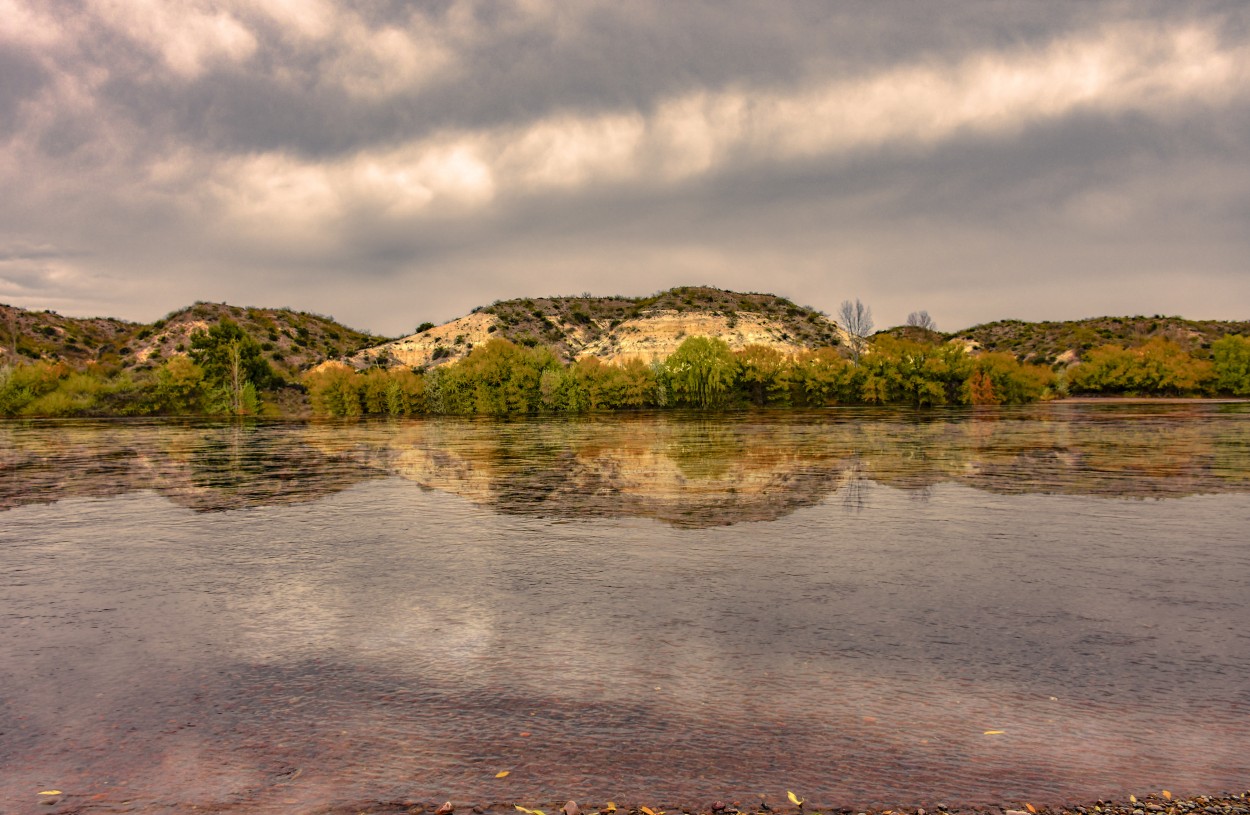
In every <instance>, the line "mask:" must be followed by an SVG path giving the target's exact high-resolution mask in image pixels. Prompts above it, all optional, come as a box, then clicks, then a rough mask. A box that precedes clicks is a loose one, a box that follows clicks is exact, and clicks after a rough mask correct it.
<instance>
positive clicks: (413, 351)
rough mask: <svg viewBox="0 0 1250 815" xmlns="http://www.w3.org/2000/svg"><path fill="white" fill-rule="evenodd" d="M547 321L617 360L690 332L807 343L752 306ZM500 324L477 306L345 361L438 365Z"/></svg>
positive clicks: (656, 356)
mask: <svg viewBox="0 0 1250 815" xmlns="http://www.w3.org/2000/svg"><path fill="white" fill-rule="evenodd" d="M820 319H821V321H822V327H827V328H828V329H829V330H831V331H833V332H835V333H836V334H837V336H838V337H839V340H840V341H841V342H843V343H845V342H846V341H847V334H846V332H845V331H843V330H842V329H841V328H840V327H839V326H837V325H836V324H834V323H833V322H832V321H829V320H825V319H824V318H820ZM548 325H550V326H551V327H552V329H553V330H554V331H556V332H558V333H559V334H560V335H561V337H562V342H563V345H564V347H566V348H567V349H568V353H569V355H570V356H571V357H573V358H576V359H582V358H585V357H597V358H599V359H600V360H602V361H603V362H607V363H618V364H619V363H622V362H625V361H627V360H630V359H635V358H636V359H641V360H643V361H644V362H652V361H655V360H664V359H666V358H667V357H668V356H669V355H671V354H672V353H673V352H674V351H676V350H677V348H678V346H680V345H681V344H682V343H683V342H684V341H685V340H686V339H687V338H689V337H715V338H717V339H720V340H723V341H724V342H725V343H726V344H728V345H729V347H730V348H731V349H732V350H735V351H737V350H739V349H741V348H745V347H746V346H748V345H763V346H766V347H769V348H775V349H776V350H778V351H780V352H782V353H783V354H787V355H790V354H797V353H800V352H802V351H804V350H807V349H808V347H809V346H807V345H805V344H803V343H801V342H799V341H797V340H796V339H795V338H794V337H792V336H791V335H790V333H789V330H788V328H787V326H786V324H785V323H783V322H782V321H780V320H777V319H774V318H772V317H769V316H766V315H763V314H759V313H756V312H750V311H739V312H737V313H736V314H734V315H733V316H727V315H725V314H721V313H714V312H711V311H703V310H697V309H695V310H686V311H676V310H672V309H655V310H651V311H647V312H644V313H643V314H641V315H639V316H637V317H633V318H631V319H627V320H624V321H622V322H619V323H617V324H616V325H615V326H613V325H612V324H611V323H609V322H607V321H605V320H592V321H590V322H588V323H585V324H583V323H577V322H571V321H568V320H565V319H562V318H560V317H559V316H557V315H552V316H550V317H548ZM503 327H504V326H503V324H502V323H501V321H500V319H499V318H498V317H497V316H495V315H493V314H489V313H486V312H477V313H474V314H470V315H468V316H465V317H461V318H459V319H457V320H452V321H451V322H449V323H444V324H443V325H440V326H436V327H434V328H431V329H429V330H427V331H423V332H421V333H419V334H410V335H408V336H406V337H401V338H400V339H397V340H393V341H391V342H387V343H383V344H381V345H377V346H374V347H372V348H367V349H365V350H362V351H358V352H357V353H356V354H354V355H352V356H351V357H348V358H347V362H348V363H349V364H351V365H352V366H353V367H356V368H366V367H368V366H370V365H382V366H385V367H396V366H405V367H413V368H421V367H426V366H430V365H442V364H445V363H450V362H454V361H456V360H458V359H461V358H463V357H464V356H466V355H468V353H469V352H470V351H471V350H472V349H473V348H474V347H475V346H477V345H480V344H482V343H484V342H487V341H488V340H490V339H492V338H493V337H502V336H504V332H503V331H501V329H502V328H503ZM436 354H437V358H436Z"/></svg>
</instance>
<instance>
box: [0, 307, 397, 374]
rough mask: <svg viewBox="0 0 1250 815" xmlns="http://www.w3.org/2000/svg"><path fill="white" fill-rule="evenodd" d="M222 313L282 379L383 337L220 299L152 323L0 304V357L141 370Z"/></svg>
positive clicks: (181, 348)
mask: <svg viewBox="0 0 1250 815" xmlns="http://www.w3.org/2000/svg"><path fill="white" fill-rule="evenodd" d="M223 318H228V319H230V320H233V321H234V322H236V323H238V324H239V326H240V327H241V328H242V329H243V330H244V332H246V333H247V334H248V335H249V336H250V337H252V338H253V339H254V340H256V342H257V343H259V344H260V346H261V349H262V350H263V351H264V353H265V357H266V359H267V360H268V361H269V363H270V365H272V367H273V368H274V370H275V371H276V372H277V373H279V374H280V375H282V376H283V377H284V378H286V379H294V378H295V377H296V376H298V374H299V373H300V372H301V371H303V370H304V369H306V368H308V367H311V366H313V365H316V364H317V363H320V362H322V361H323V360H325V359H327V358H336V357H342V356H345V355H348V354H351V353H354V352H355V351H357V350H359V349H360V348H362V347H367V346H372V345H377V344H378V343H379V342H382V341H384V340H385V339H386V338H384V337H379V336H376V335H373V334H369V333H367V332H363V331H357V330H355V329H353V328H348V327H347V326H345V325H342V324H341V323H338V322H336V321H335V320H334V319H333V318H330V317H324V316H321V315H319V314H309V313H307V312H302V311H292V310H290V309H273V308H244V307H241V306H231V305H226V304H225V303H203V302H201V303H195V304H194V305H191V306H187V307H186V308H183V309H180V310H178V311H175V312H172V313H170V314H168V315H166V316H165V317H164V318H162V319H160V320H157V321H156V322H154V323H151V324H144V323H131V322H126V321H124V320H116V319H112V318H77V317H63V316H61V315H60V314H57V313H56V312H53V311H27V310H25V309H21V308H17V307H14V306H4V305H0V362H6V361H10V360H14V359H16V360H18V361H23V360H24V361H35V360H45V361H49V362H66V363H68V364H70V365H73V366H76V367H80V366H83V365H87V364H91V363H96V364H101V365H104V366H106V367H110V368H126V369H137V370H142V369H145V368H150V367H154V366H156V365H158V364H159V363H160V362H162V361H163V360H166V359H168V358H170V357H171V356H174V355H175V354H180V353H183V352H185V351H186V350H187V349H188V348H189V347H190V344H191V334H192V333H194V332H195V331H197V330H203V329H206V328H208V327H209V326H210V325H213V324H214V323H217V322H219V321H220V320H221V319H223Z"/></svg>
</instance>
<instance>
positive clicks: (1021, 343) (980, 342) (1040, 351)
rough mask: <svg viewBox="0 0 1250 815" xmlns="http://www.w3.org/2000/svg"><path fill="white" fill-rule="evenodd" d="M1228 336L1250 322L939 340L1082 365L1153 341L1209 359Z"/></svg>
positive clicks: (1119, 322)
mask: <svg viewBox="0 0 1250 815" xmlns="http://www.w3.org/2000/svg"><path fill="white" fill-rule="evenodd" d="M917 330H918V329H914V328H911V327H909V326H900V327H898V328H897V329H891V332H895V333H897V332H905V333H911V334H914V333H915V332H916V331H917ZM1226 334H1237V335H1243V336H1246V335H1250V321H1243V322H1229V321H1221V320H1186V319H1184V318H1182V317H1164V316H1161V315H1155V316H1153V317H1141V316H1138V317H1092V318H1089V319H1085V320H1067V321H1062V322H1050V321H1044V322H1038V323H1029V322H1024V321H1022V320H998V321H996V322H992V323H984V324H982V325H977V326H973V327H972V328H969V329H966V330H964V331H957V332H954V333H950V334H942V335H939V336H941V337H942V338H944V339H947V340H958V341H960V342H964V343H971V344H973V347H974V348H977V349H983V350H986V351H1003V352H1006V353H1009V354H1012V355H1014V356H1015V357H1016V358H1017V359H1019V360H1020V361H1022V362H1036V363H1040V364H1042V365H1056V364H1066V363H1071V362H1074V361H1079V360H1083V359H1084V358H1085V357H1086V356H1087V355H1088V353H1089V352H1090V351H1092V350H1093V349H1096V348H1099V347H1101V346H1104V345H1118V346H1121V347H1123V348H1138V347H1141V346H1144V345H1146V344H1147V343H1148V342H1150V341H1151V340H1167V341H1168V342H1171V343H1173V344H1174V345H1176V346H1178V347H1180V348H1181V349H1182V350H1183V351H1185V352H1186V353H1188V354H1191V355H1193V356H1195V357H1197V358H1199V359H1209V358H1210V356H1211V346H1212V344H1213V343H1214V342H1215V341H1216V340H1219V339H1220V338H1221V337H1223V336H1225V335H1226Z"/></svg>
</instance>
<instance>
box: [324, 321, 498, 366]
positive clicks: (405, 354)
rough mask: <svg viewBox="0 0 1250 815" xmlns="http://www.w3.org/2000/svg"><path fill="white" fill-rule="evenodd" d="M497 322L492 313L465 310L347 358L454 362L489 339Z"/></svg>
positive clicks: (355, 363) (391, 363)
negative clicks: (466, 312) (457, 315)
mask: <svg viewBox="0 0 1250 815" xmlns="http://www.w3.org/2000/svg"><path fill="white" fill-rule="evenodd" d="M498 326H499V318H498V317H496V316H495V315H493V314H484V313H481V312H478V313H475V314H469V315H467V316H465V317H461V318H460V319H458V320H452V321H451V322H449V323H443V324H442V325H439V326H435V327H434V328H431V329H429V330H428V331H423V332H421V333H420V334H409V335H408V336H407V337H400V338H399V339H397V340H392V341H391V342H387V343H383V344H382V345H378V346H374V347H373V348H366V349H365V350H363V351H358V352H357V353H355V354H353V355H352V356H350V357H348V362H349V363H350V364H352V365H353V366H354V367H357V368H365V367H368V366H369V365H372V364H374V363H375V362H377V363H378V364H381V365H383V366H385V367H395V366H405V367H410V368H423V367H425V366H428V365H432V364H442V363H445V362H454V361H455V360H457V359H460V358H461V357H464V356H466V355H467V354H468V353H469V352H470V351H472V350H473V346H475V345H481V344H482V343H484V342H486V341H487V340H489V339H490V338H491V337H492V336H493V335H494V333H495V331H496V330H497V329H498Z"/></svg>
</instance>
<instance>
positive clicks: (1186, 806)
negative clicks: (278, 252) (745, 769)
mask: <svg viewBox="0 0 1250 815" xmlns="http://www.w3.org/2000/svg"><path fill="white" fill-rule="evenodd" d="M449 805H450V806H449ZM525 813H531V814H532V815H539V814H541V815H1250V791H1246V792H1239V793H1220V794H1216V795H1196V796H1193V797H1189V798H1176V797H1172V796H1170V795H1164V794H1162V793H1155V794H1151V795H1146V796H1143V797H1137V796H1130V797H1129V798H1128V799H1127V800H1122V801H1101V800H1100V801H1092V802H1088V803H1081V804H1065V805H1061V806H1042V805H1038V804H1032V803H1029V802H1025V801H1018V802H1012V803H1005V804H1002V805H999V806H974V807H960V806H947V805H946V804H945V803H934V804H932V805H931V806H924V807H902V808H897V809H858V808H848V807H844V806H837V807H822V806H815V805H811V804H809V803H807V802H804V805H803V806H795V805H794V804H792V803H790V802H789V801H785V800H784V799H783V800H782V801H781V802H777V803H772V802H766V801H758V800H757V801H750V802H748V801H742V800H737V801H714V802H704V803H698V804H693V805H687V806H665V805H659V804H656V805H649V804H645V805H644V804H638V805H634V806H625V805H619V806H616V807H615V808H614V807H613V806H611V805H608V804H585V805H580V804H578V803H576V802H574V801H567V802H565V801H561V802H556V803H546V804H532V803H529V802H527V803H526V804H524V805H521V806H518V805H516V804H512V803H499V802H496V803H491V804H475V803H472V802H443V803H435V802H414V801H392V802H373V803H369V804H351V805H344V806H335V807H330V808H327V809H323V810H319V811H317V812H316V813H315V815H366V814H367V815H401V814H402V815H525Z"/></svg>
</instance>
